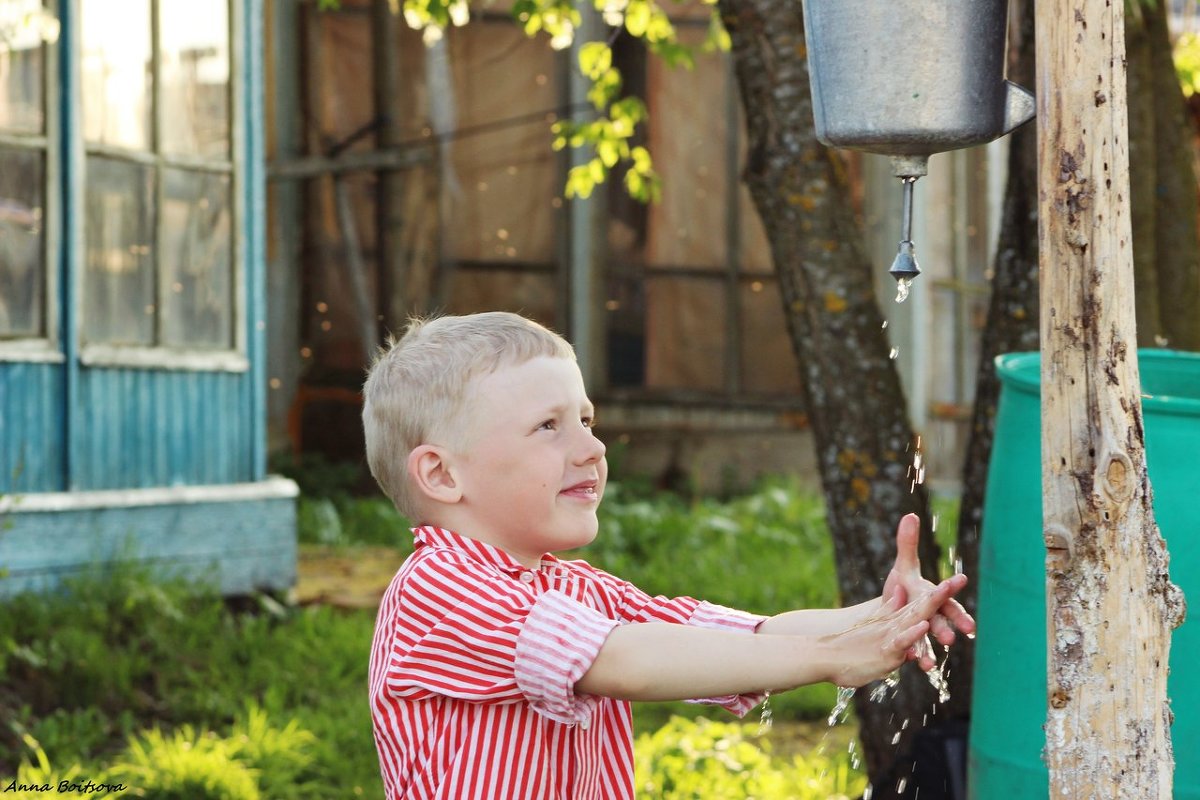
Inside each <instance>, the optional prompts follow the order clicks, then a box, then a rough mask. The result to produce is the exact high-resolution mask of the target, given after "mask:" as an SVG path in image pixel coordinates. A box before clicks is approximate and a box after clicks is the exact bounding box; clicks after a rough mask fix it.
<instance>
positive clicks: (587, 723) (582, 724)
mask: <svg viewBox="0 0 1200 800" xmlns="http://www.w3.org/2000/svg"><path fill="white" fill-rule="evenodd" d="M590 727H592V720H591V719H589V718H584V719H581V720H579V730H581V731H586V730H587V729H588V728H590Z"/></svg>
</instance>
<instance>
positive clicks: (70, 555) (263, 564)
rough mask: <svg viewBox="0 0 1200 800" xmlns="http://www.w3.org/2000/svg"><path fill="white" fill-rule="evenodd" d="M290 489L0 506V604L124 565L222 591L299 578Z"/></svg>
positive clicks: (148, 493)
mask: <svg viewBox="0 0 1200 800" xmlns="http://www.w3.org/2000/svg"><path fill="white" fill-rule="evenodd" d="M296 493H297V489H296V485H295V484H294V483H292V482H291V481H287V480H283V479H279V478H275V479H271V480H269V481H265V482H263V483H258V484H240V485H234V486H212V487H196V488H194V489H178V490H171V489H163V490H142V491H137V490H134V491H124V492H102V493H78V492H69V493H67V492H64V493H59V494H56V495H41V496H36V497H28V498H25V499H24V501H22V500H21V499H18V500H17V501H16V502H5V501H3V500H0V521H3V523H4V527H5V530H4V535H3V536H0V598H4V597H10V596H12V595H15V594H18V593H21V592H28V591H47V590H50V589H53V588H55V587H56V586H58V585H59V584H60V583H61V582H62V581H63V580H67V579H69V578H71V577H72V576H74V575H79V574H83V573H89V572H90V573H92V574H97V573H102V571H103V570H104V569H107V568H109V566H110V565H114V564H117V563H120V562H124V563H129V564H134V565H139V566H140V567H141V568H142V569H145V570H148V571H150V572H152V573H153V574H155V575H157V576H160V577H161V576H168V575H169V576H178V577H182V578H186V579H192V580H199V581H203V582H206V583H210V584H213V585H215V586H217V587H219V589H220V590H221V591H222V592H224V593H226V594H241V593H246V592H252V591H256V590H261V589H286V588H288V587H290V586H291V585H293V584H294V583H295V580H296V534H295V529H296V501H295V497H296Z"/></svg>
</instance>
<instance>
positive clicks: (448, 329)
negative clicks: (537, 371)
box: [363, 311, 575, 522]
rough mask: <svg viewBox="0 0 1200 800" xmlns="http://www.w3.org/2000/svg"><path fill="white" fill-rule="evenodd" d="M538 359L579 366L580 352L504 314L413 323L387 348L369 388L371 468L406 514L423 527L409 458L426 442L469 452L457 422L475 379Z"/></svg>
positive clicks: (366, 422) (366, 427)
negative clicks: (577, 355)
mask: <svg viewBox="0 0 1200 800" xmlns="http://www.w3.org/2000/svg"><path fill="white" fill-rule="evenodd" d="M538 356H552V357H557V358H570V359H572V360H574V358H575V351H574V350H573V349H572V348H571V345H570V343H568V342H567V340H566V339H564V338H562V337H561V336H559V335H558V334H557V333H555V332H553V331H551V330H550V329H548V328H545V327H543V326H541V325H539V324H538V323H536V322H533V321H532V320H528V319H526V318H525V317H522V316H520V315H518V314H510V313H508V312H504V311H489V312H485V313H482V314H470V315H466V316H446V317H436V318H432V319H412V320H410V321H409V325H408V328H407V329H406V330H405V332H404V335H403V336H402V337H400V339H398V340H397V339H389V340H388V343H387V345H386V346H384V347H383V348H381V349H380V351H379V354H378V355H377V357H376V358H375V361H374V363H373V364H372V365H371V369H370V370H369V371H368V373H367V380H366V383H365V384H364V385H363V432H364V434H365V436H366V444H367V464H368V465H369V466H370V468H371V474H372V475H374V476H375V480H376V482H377V483H378V484H379V487H380V488H381V489H382V490H383V492H384V494H386V495H387V496H388V497H389V498H391V500H392V503H394V504H395V506H396V508H397V509H399V511H400V512H401V513H402V514H404V515H406V516H408V517H409V518H410V519H412V520H413V522H420V520H418V519H415V516H416V508H415V502H414V501H415V497H414V496H413V492H412V488H411V486H410V484H409V478H408V466H407V465H408V454H409V453H411V452H412V451H413V449H414V448H416V447H418V446H419V445H422V444H438V445H442V446H444V447H461V446H463V445H464V444H465V443H464V442H462V441H459V438H458V437H459V435H460V432H461V430H462V428H463V427H464V426H462V425H460V424H456V422H457V418H458V417H459V415H460V414H461V413H462V411H463V406H464V403H465V400H466V396H467V389H468V386H469V384H470V383H471V381H472V380H474V379H476V378H479V377H483V376H485V375H488V374H490V373H492V372H494V371H495V370H496V369H498V368H499V367H501V366H513V365H518V364H523V363H525V362H526V361H528V360H530V359H531V358H536V357H538Z"/></svg>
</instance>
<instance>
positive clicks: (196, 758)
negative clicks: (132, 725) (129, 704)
mask: <svg viewBox="0 0 1200 800" xmlns="http://www.w3.org/2000/svg"><path fill="white" fill-rule="evenodd" d="M108 775H109V776H110V777H111V778H113V779H116V780H118V781H120V782H121V783H124V784H126V785H127V786H128V787H129V794H130V796H132V797H146V798H153V800H259V799H260V798H261V797H262V796H263V795H262V794H261V792H260V791H259V788H258V775H259V773H258V771H257V770H255V769H252V768H251V767H248V766H247V765H246V764H244V763H242V762H241V761H239V760H238V759H237V748H236V747H235V746H234V745H233V744H232V743H231V742H229V741H228V740H225V739H221V738H219V737H218V736H217V735H216V734H214V733H211V732H205V733H200V734H197V733H196V731H195V730H194V729H193V728H192V727H191V726H190V725H184V726H182V727H180V728H179V729H178V730H176V731H175V732H174V733H173V734H171V735H169V736H168V735H166V734H164V733H163V732H162V731H160V730H150V731H146V732H144V733H142V734H140V735H138V736H137V737H135V738H134V739H133V740H131V741H130V743H129V748H128V749H127V750H126V752H125V754H124V755H123V757H122V758H121V759H120V760H119V761H118V762H117V763H116V764H114V765H113V767H112V769H110V770H109V771H108Z"/></svg>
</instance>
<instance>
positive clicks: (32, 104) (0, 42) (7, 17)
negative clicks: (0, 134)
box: [0, 0, 56, 133]
mask: <svg viewBox="0 0 1200 800" xmlns="http://www.w3.org/2000/svg"><path fill="white" fill-rule="evenodd" d="M52 24H53V21H52V18H50V17H48V16H44V15H43V14H42V13H41V3H40V2H39V1H38V0H4V2H0V129H3V130H6V131H19V132H21V133H41V132H42V128H43V126H44V125H45V122H46V120H45V116H44V114H45V111H44V107H45V102H44V100H43V95H42V69H43V65H44V63H45V61H44V59H45V49H44V48H43V46H42V37H43V36H51V35H52V33H56V31H53V32H52V31H50V30H47V29H46V27H45V26H46V25H52Z"/></svg>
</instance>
